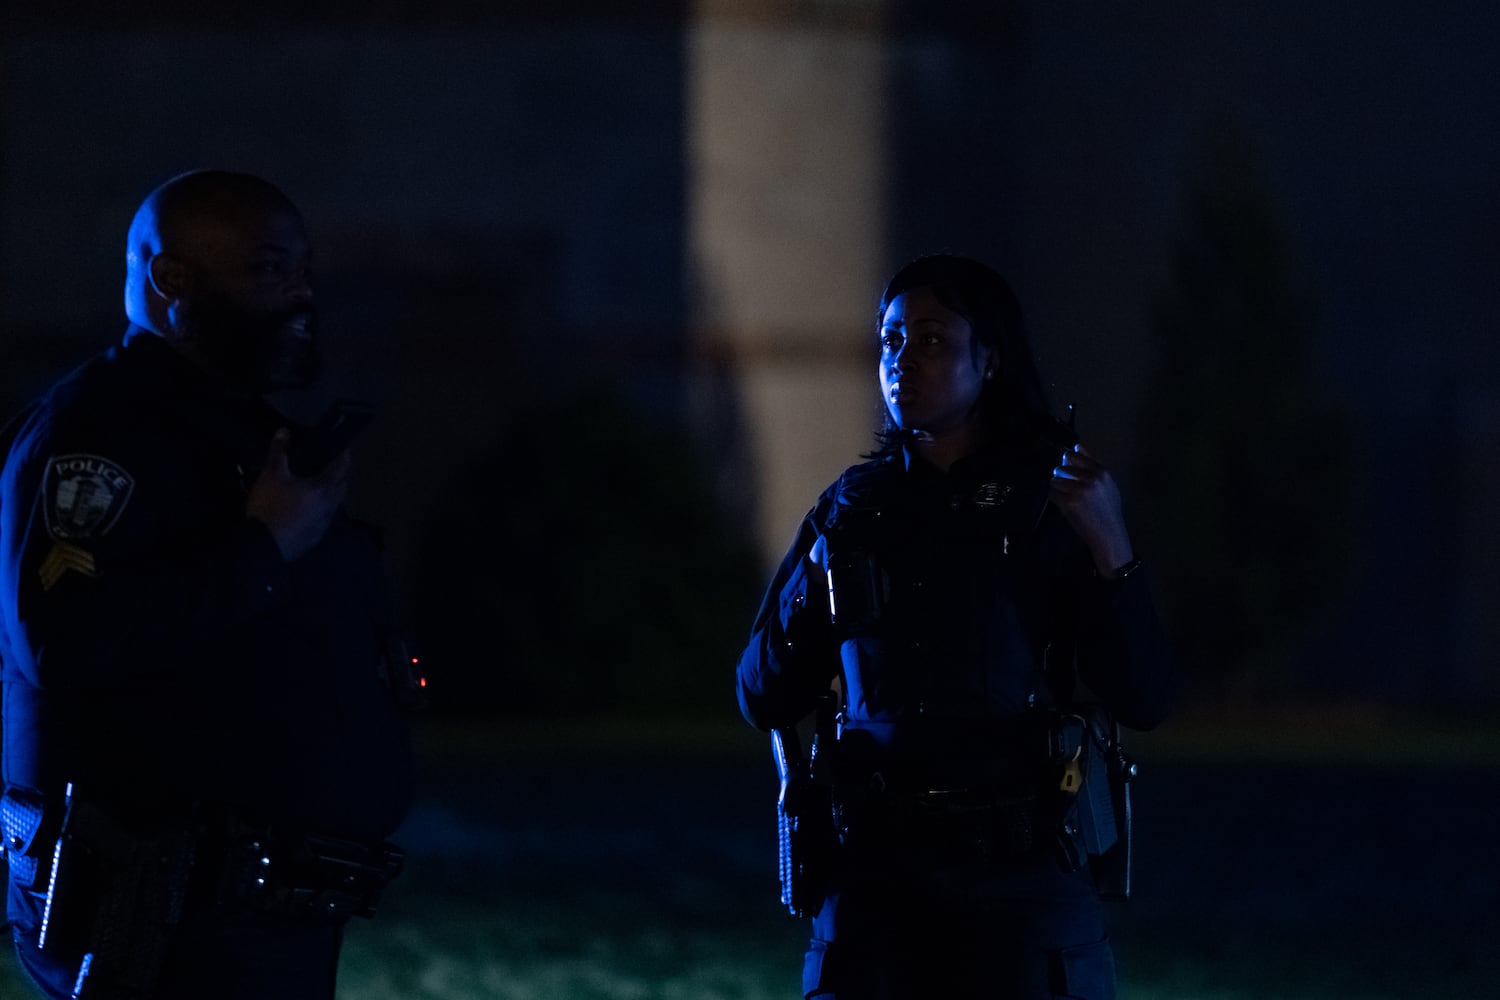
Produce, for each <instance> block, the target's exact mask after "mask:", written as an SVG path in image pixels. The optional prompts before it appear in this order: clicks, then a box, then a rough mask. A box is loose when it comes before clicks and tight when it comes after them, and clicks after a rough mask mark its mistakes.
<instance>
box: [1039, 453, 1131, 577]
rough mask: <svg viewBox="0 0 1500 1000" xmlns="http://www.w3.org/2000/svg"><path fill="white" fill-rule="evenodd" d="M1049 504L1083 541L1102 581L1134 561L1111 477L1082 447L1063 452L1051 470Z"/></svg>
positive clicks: (1118, 490) (1120, 506) (1118, 494)
mask: <svg viewBox="0 0 1500 1000" xmlns="http://www.w3.org/2000/svg"><path fill="white" fill-rule="evenodd" d="M1047 498H1048V500H1050V501H1051V502H1052V504H1053V506H1055V507H1056V508H1057V509H1058V510H1060V511H1062V515H1063V517H1065V518H1067V520H1068V524H1070V525H1072V527H1073V530H1074V531H1075V532H1077V533H1078V537H1079V538H1081V539H1083V543H1084V544H1085V545H1087V546H1088V548H1089V553H1090V554H1091V555H1092V556H1093V557H1094V567H1095V568H1096V569H1098V571H1099V575H1100V576H1102V577H1106V578H1108V577H1111V576H1113V575H1114V574H1115V571H1117V570H1118V569H1119V568H1120V567H1122V566H1125V565H1126V564H1127V563H1129V562H1130V561H1131V559H1132V558H1133V557H1134V550H1133V549H1132V547H1131V544H1130V534H1129V533H1128V532H1127V531H1126V530H1125V512H1124V509H1123V507H1122V505H1121V503H1120V488H1119V487H1118V486H1116V485H1115V481H1114V477H1112V476H1111V475H1110V474H1109V470H1108V469H1106V468H1105V467H1104V466H1103V465H1101V464H1100V463H1099V462H1098V461H1097V460H1095V459H1094V458H1093V456H1091V455H1090V454H1089V453H1088V452H1087V451H1085V450H1084V447H1083V445H1081V444H1075V445H1073V447H1071V448H1069V449H1068V450H1067V451H1064V452H1063V455H1062V459H1061V460H1060V461H1059V462H1058V465H1057V467H1056V468H1054V469H1053V470H1052V488H1051V491H1050V492H1049V493H1048V497H1047Z"/></svg>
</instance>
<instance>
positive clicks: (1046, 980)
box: [802, 865, 1115, 1000]
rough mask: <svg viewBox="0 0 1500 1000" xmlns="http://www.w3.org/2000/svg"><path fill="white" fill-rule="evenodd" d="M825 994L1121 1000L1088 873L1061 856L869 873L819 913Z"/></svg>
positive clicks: (805, 982)
mask: <svg viewBox="0 0 1500 1000" xmlns="http://www.w3.org/2000/svg"><path fill="white" fill-rule="evenodd" d="M802 988H803V993H804V995H805V996H806V997H809V998H812V997H816V998H819V1000H908V998H912V1000H915V998H919V997H921V998H927V997H931V998H942V1000H970V998H972V1000H979V998H985V1000H991V998H993V1000H1002V998H1003V1000H1063V998H1069V1000H1072V998H1077V1000H1113V998H1114V996H1115V974H1114V957H1113V954H1112V953H1111V951H1110V946H1109V939H1108V936H1107V934H1106V930H1105V925H1104V917H1103V911H1102V907H1101V906H1100V904H1099V901H1098V899H1097V897H1096V895H1095V894H1094V891H1093V887H1092V885H1091V884H1089V883H1088V881H1087V878H1086V876H1083V875H1080V874H1071V875H1070V874H1065V873H1063V872H1061V871H1059V870H1058V869H1057V868H1056V867H1055V866H1045V865H1044V866H1040V867H1037V868H1034V869H1031V870H1019V871H1009V872H1002V871H995V870H992V869H985V868H979V867H970V868H963V867H957V868H951V869H945V870H938V871H929V872H922V873H912V872H908V873H905V874H897V875H895V876H894V877H893V876H892V875H891V873H880V874H878V875H877V873H874V872H871V873H867V877H861V876H860V875H859V874H856V875H854V876H853V877H848V878H846V879H844V880H843V884H842V885H841V886H840V887H839V888H838V889H837V891H835V892H833V893H831V894H830V895H829V896H828V897H827V898H826V899H825V900H824V903H823V906H822V909H821V910H820V911H819V912H818V914H817V916H816V917H814V918H813V922H812V939H811V941H810V942H809V944H808V950H807V956H806V960H805V962H804V965H803V973H802Z"/></svg>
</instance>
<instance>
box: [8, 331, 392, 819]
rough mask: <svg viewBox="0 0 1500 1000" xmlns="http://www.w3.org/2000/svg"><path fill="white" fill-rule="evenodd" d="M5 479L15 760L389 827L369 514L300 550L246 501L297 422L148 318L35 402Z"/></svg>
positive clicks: (31, 770)
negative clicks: (225, 381)
mask: <svg viewBox="0 0 1500 1000" xmlns="http://www.w3.org/2000/svg"><path fill="white" fill-rule="evenodd" d="M21 421H22V422H21V423H20V424H19V427H18V430H17V433H16V435H15V438H14V444H13V445H12V447H11V449H10V453H9V457H8V459H7V460H6V463H5V467H4V473H3V477H0V615H3V618H0V657H3V661H4V699H5V701H4V749H3V756H0V762H3V767H4V778H5V781H6V783H7V785H14V786H19V787H22V788H27V789H32V790H36V791H40V792H43V793H45V794H47V795H49V796H54V797H55V796H58V795H60V793H61V790H62V788H63V784H64V783H65V782H73V783H75V785H76V786H77V787H78V789H79V790H80V792H81V793H84V794H88V795H90V796H91V797H93V798H95V799H98V800H102V801H105V802H115V803H118V804H120V805H121V806H124V807H126V808H129V807H133V806H134V807H146V808H163V809H168V810H171V809H185V808H187V804H188V803H191V802H193V801H195V800H198V801H208V802H214V803H220V804H227V805H229V806H232V807H234V808H236V809H237V810H239V811H240V812H241V813H242V814H243V815H244V816H245V817H246V818H247V819H249V820H250V821H252V822H257V823H265V824H271V825H275V826H280V827H282V828H284V829H292V830H303V831H307V832H315V833H322V834H328V835H338V836H345V837H349V838H359V839H378V838H381V837H383V836H385V835H387V834H389V833H390V832H391V831H392V830H393V829H394V828H395V827H396V825H397V824H398V823H399V822H400V820H401V818H402V816H403V815H404V812H405V810H406V807H407V802H408V797H409V785H410V781H409V773H410V760H409V748H408V738H407V730H406V724H405V721H404V718H403V715H402V713H401V712H400V711H399V710H398V708H397V705H396V703H395V701H394V699H393V697H392V695H391V692H390V691H389V689H388V686H387V684H386V683H385V680H384V677H383V674H382V669H383V665H382V660H381V656H382V652H383V650H382V645H383V642H384V639H383V636H384V633H385V632H386V631H387V630H388V629H389V628H390V610H389V605H388V601H387V595H386V591H385V585H384V582H383V575H382V572H381V568H380V565H379V551H378V545H377V541H376V538H375V537H374V535H373V532H372V530H371V529H369V528H367V527H365V526H362V525H360V524H358V523H356V522H354V521H352V520H351V519H349V518H347V517H345V516H343V515H342V514H341V515H340V516H338V517H337V518H336V519H335V520H334V523H333V525H332V527H331V529H330V530H329V532H328V534H327V536H326V537H325V538H324V539H323V540H322V541H321V542H319V544H318V545H317V546H315V547H314V548H313V549H312V550H311V551H309V552H308V553H307V554H306V555H304V556H303V557H302V558H300V559H298V560H297V561H296V562H294V563H291V564H288V563H286V562H284V561H283V559H282V558H281V555H280V552H279V551H278V549H277V547H276V544H275V542H274V541H273V539H272V537H271V534H270V532H269V530H268V529H267V528H266V527H265V526H264V525H263V524H261V523H259V522H257V521H254V520H251V519H248V518H247V517H246V516H245V514H244V507H245V498H246V493H247V489H248V487H249V484H250V483H251V482H252V481H253V480H254V478H255V475H256V472H257V467H258V466H259V464H260V463H261V462H262V461H263V458H264V455H265V453H266V450H267V447H268V445H269V442H270V438H271V435H272V434H273V432H274V431H275V429H276V428H277V426H278V425H279V424H281V423H284V421H282V420H280V419H279V418H278V417H277V416H276V414H275V413H274V412H273V411H272V410H270V408H269V407H267V406H266V405H265V404H264V403H263V402H261V401H260V400H258V399H250V398H244V397H236V396H231V395H227V394H225V392H224V391H222V390H221V389H220V388H219V387H217V386H215V385H214V384H213V383H211V382H210V381H209V380H208V379H206V378H205V377H203V376H202V375H201V374H200V373H199V372H198V371H197V370H196V369H195V368H193V367H192V366H191V365H189V364H188V363H187V362H186V361H184V360H183V359H181V358H179V357H178V356H177V355H176V354H175V353H174V352H173V351H172V350H171V349H170V348H169V347H168V346H167V345H166V344H165V343H163V342H162V341H160V340H159V339H157V338H156V337H154V336H151V335H149V334H144V333H139V332H136V331H132V334H131V335H128V336H127V338H126V341H125V342H124V344H123V345H122V346H119V347H116V348H114V349H112V350H110V351H108V352H106V353H105V354H103V355H101V356H99V357H97V358H95V359H94V360H92V361H90V362H89V363H87V364H85V365H84V366H83V367H82V368H80V369H78V370H77V371H76V372H74V373H73V374H71V375H70V376H68V377H67V378H65V379H64V380H63V381H61V382H60V383H58V384H57V385H56V386H54V387H53V388H52V389H51V390H50V391H49V392H48V393H47V394H46V395H45V396H43V397H42V398H41V399H40V400H38V401H37V402H36V403H34V404H33V405H32V406H31V407H30V408H29V409H28V410H27V411H25V412H24V413H23V414H22V417H21Z"/></svg>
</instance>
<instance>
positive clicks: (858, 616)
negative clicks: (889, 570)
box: [828, 547, 888, 635]
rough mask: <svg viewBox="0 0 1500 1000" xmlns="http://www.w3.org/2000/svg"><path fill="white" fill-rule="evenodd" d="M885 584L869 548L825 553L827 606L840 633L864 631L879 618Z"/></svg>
mask: <svg viewBox="0 0 1500 1000" xmlns="http://www.w3.org/2000/svg"><path fill="white" fill-rule="evenodd" d="M887 589H888V587H887V585H886V579H885V574H884V573H883V572H882V571H881V569H880V566H879V564H878V563H877V561H876V559H875V555H874V553H872V552H868V551H864V550H860V549H855V550H853V551H844V552H839V551H836V550H834V549H833V548H832V547H830V550H829V553H828V610H829V613H830V617H831V619H832V621H833V627H834V628H835V629H836V630H837V631H838V632H839V633H840V634H841V635H850V634H853V633H857V632H863V631H867V630H868V629H871V628H873V627H874V626H875V624H876V623H877V622H878V621H879V620H880V612H881V610H882V609H883V608H884V607H885V602H886V597H887V593H886V591H887Z"/></svg>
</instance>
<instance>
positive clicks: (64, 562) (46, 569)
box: [37, 542, 99, 590]
mask: <svg viewBox="0 0 1500 1000" xmlns="http://www.w3.org/2000/svg"><path fill="white" fill-rule="evenodd" d="M70 569H73V570H77V571H78V572H80V573H82V574H83V575H84V576H98V575H99V571H98V569H97V568H95V566H94V557H93V555H91V554H90V553H89V552H87V551H85V550H84V549H80V548H79V547H78V546H76V545H70V544H68V543H67V542H57V543H56V544H54V545H53V546H52V551H51V552H48V553H47V558H45V559H43V560H42V567H41V569H40V570H38V571H37V572H38V575H39V576H41V578H42V589H43V590H51V589H52V588H53V587H55V586H56V585H57V581H59V580H61V579H62V578H63V574H65V573H67V571H68V570H70Z"/></svg>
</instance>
